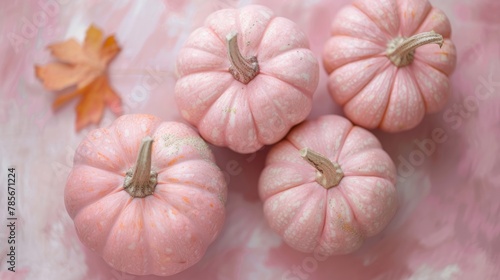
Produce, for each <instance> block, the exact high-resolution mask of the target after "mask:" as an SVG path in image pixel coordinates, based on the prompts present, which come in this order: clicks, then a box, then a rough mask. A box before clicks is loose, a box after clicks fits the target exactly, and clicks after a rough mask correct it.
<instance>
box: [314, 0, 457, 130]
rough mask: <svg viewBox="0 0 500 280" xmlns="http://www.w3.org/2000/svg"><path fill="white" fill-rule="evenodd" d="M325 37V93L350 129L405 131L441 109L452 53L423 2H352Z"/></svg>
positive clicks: (440, 18) (439, 18) (440, 22)
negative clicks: (355, 127) (337, 105)
mask: <svg viewBox="0 0 500 280" xmlns="http://www.w3.org/2000/svg"><path fill="white" fill-rule="evenodd" d="M331 34H332V36H333V37H331V38H330V39H329V40H328V41H327V42H326V45H325V48H324V52H323V64H324V67H325V69H326V71H327V72H328V74H329V78H328V89H329V91H330V94H331V96H332V97H333V99H334V100H335V102H337V103H338V104H339V105H341V106H343V107H344V112H345V114H346V116H347V117H348V118H349V119H350V120H351V121H352V122H354V123H355V124H357V125H360V126H363V127H365V128H376V127H379V128H380V129H382V130H385V131H389V132H398V131H403V130H408V129H411V128H413V127H415V126H417V125H418V124H419V123H420V122H421V121H422V119H423V117H424V115H425V114H426V113H434V112H437V111H439V110H441V109H442V108H443V107H444V105H445V104H446V101H447V99H448V97H449V94H450V81H449V78H448V76H449V75H450V74H451V73H452V72H453V70H454V69H455V65H456V50H455V46H454V44H453V42H452V41H451V40H450V36H451V26H450V22H449V21H448V18H447V17H446V15H445V14H444V13H443V12H442V11H440V10H439V9H437V8H434V7H432V6H431V4H429V2H428V1H427V0H421V1H420V0H419V1H416V0H376V1H373V0H360V1H355V2H354V3H353V4H352V5H350V6H347V7H345V8H343V9H342V10H341V11H340V12H339V13H338V15H337V16H336V18H335V20H334V21H333V24H332V27H331ZM436 44H437V45H436ZM440 47H441V48H440Z"/></svg>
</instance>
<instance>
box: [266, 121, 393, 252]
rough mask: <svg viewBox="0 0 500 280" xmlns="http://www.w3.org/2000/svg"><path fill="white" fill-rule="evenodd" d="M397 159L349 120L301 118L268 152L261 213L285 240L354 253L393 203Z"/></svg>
mask: <svg viewBox="0 0 500 280" xmlns="http://www.w3.org/2000/svg"><path fill="white" fill-rule="evenodd" d="M395 177H396V170H395V166H394V163H393V162H392V160H391V158H390V157H389V156H388V155H387V153H386V152H385V151H384V150H383V149H382V147H381V145H380V142H379V141H378V140H377V138H376V137H375V136H374V135H373V134H372V133H370V132H369V131H367V130H366V129H364V128H361V127H359V126H353V124H352V123H351V122H350V121H348V120H347V119H345V118H343V117H340V116H334V115H327V116H322V117H320V118H319V119H316V120H312V121H305V122H303V123H302V124H300V125H298V126H297V127H295V128H293V129H292V130H291V131H290V133H289V134H288V135H287V137H286V138H285V139H284V140H282V141H281V142H279V143H278V144H276V145H275V146H274V147H273V148H272V149H271V150H270V152H269V154H268V156H267V159H266V167H265V168H264V171H263V172H262V174H261V177H260V180H259V193H260V197H261V199H262V200H263V201H264V215H265V217H266V219H267V221H268V223H269V225H270V227H271V228H272V229H273V230H274V231H276V232H277V233H278V234H279V235H281V236H282V238H283V239H284V241H285V242H286V243H287V244H288V245H289V246H291V247H292V248H295V249H296V250H299V251H302V252H308V253H310V252H314V253H317V254H321V255H324V256H329V255H334V254H346V253H350V252H353V251H354V250H356V249H357V248H359V246H361V244H362V243H363V241H364V240H365V238H367V237H369V236H373V235H375V234H377V233H379V232H380V231H381V230H382V229H383V228H384V227H385V226H386V225H387V224H388V223H389V221H390V220H391V218H392V217H393V216H394V213H395V212H396V208H397V196H396V189H395V185H394V184H395Z"/></svg>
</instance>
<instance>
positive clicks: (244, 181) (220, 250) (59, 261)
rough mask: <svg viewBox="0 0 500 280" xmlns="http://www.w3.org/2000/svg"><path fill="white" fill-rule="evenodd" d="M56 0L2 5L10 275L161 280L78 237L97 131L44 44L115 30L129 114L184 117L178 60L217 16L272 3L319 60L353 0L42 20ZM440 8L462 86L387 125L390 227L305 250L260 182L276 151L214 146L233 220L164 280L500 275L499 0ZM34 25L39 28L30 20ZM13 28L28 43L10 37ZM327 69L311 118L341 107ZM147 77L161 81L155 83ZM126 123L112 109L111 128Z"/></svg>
mask: <svg viewBox="0 0 500 280" xmlns="http://www.w3.org/2000/svg"><path fill="white" fill-rule="evenodd" d="M54 1H55V0H54ZM54 1H52V2H54ZM415 1H417V0H415ZM46 2H50V1H49V0H36V1H2V4H0V36H1V37H0V54H1V57H0V65H1V66H0V77H1V80H0V94H1V96H0V174H1V175H0V219H1V221H2V222H1V223H0V224H1V226H0V252H1V253H0V279H75V280H77V279H114V280H125V279H135V280H139V279H140V280H143V279H144V280H145V279H160V277H138V276H131V275H126V274H122V273H120V272H117V271H114V270H113V269H111V268H110V267H108V266H107V265H106V264H105V263H104V262H103V261H102V260H101V259H100V257H99V256H98V255H95V254H94V253H92V252H90V251H89V250H87V249H86V248H84V247H83V246H82V244H81V243H80V242H79V240H78V238H77V236H76V233H75V230H74V228H73V223H72V221H71V219H70V218H69V216H68V215H67V213H66V211H65V209H64V202H63V191H64V185H65V180H66V177H67V175H68V173H69V171H70V168H71V166H72V156H73V153H74V150H75V148H76V147H77V145H78V144H79V143H80V141H81V140H82V139H83V137H84V136H85V135H86V134H87V133H88V131H89V130H90V129H91V128H88V129H84V130H83V131H82V132H80V133H75V132H74V131H75V129H74V123H75V113H74V106H75V104H76V102H72V103H71V104H70V105H69V106H66V107H64V108H63V109H62V110H60V111H58V112H52V111H51V109H50V106H51V102H52V101H53V99H54V97H55V95H54V93H51V92H47V91H46V90H44V89H43V87H42V85H41V83H40V82H39V81H37V79H36V78H35V77H34V73H33V65H34V64H43V63H46V62H48V61H49V60H50V59H51V58H50V56H49V53H48V52H47V50H46V49H45V46H46V45H48V44H50V43H52V42H55V41H61V40H66V39H68V38H70V37H75V38H77V39H79V40H82V39H83V37H84V34H85V30H86V28H87V27H88V26H89V25H90V24H91V23H94V24H96V25H97V26H99V27H101V28H103V29H104V31H105V32H106V33H107V34H110V33H115V34H116V37H117V39H118V42H119V43H120V44H121V46H122V48H123V50H122V52H121V53H120V54H119V55H118V57H117V58H116V59H115V60H114V62H113V63H112V64H111V67H110V70H109V73H110V78H111V82H112V86H113V87H114V88H115V89H116V90H117V91H118V92H119V94H120V95H121V96H122V98H123V101H124V103H125V108H124V110H125V112H126V113H150V114H154V115H157V116H159V117H161V118H163V119H165V120H180V116H179V112H178V111H177V109H176V107H175V104H174V100H173V88H174V84H175V74H174V73H175V72H174V71H175V69H174V63H173V62H174V60H175V57H176V54H177V53H178V51H179V48H180V47H181V46H182V44H183V42H184V41H185V39H186V37H187V36H188V34H189V33H190V32H191V31H192V30H194V29H195V28H197V27H198V26H200V25H201V24H202V22H203V20H204V18H205V17H206V16H207V15H208V14H209V13H210V12H212V11H215V10H217V9H220V8H225V7H236V6H243V5H246V4H250V3H259V4H266V5H268V6H270V7H271V8H272V9H274V10H275V12H276V13H277V14H278V15H280V16H284V17H288V18H290V19H292V20H293V21H295V22H297V23H298V24H299V25H300V26H301V28H302V29H303V30H304V31H305V32H306V33H307V34H308V35H309V39H310V43H311V46H312V50H313V51H314V52H315V53H316V55H317V57H318V58H320V55H321V51H322V48H323V44H324V42H325V41H326V39H327V38H328V27H329V24H330V22H331V20H332V18H333V17H334V15H335V14H336V12H337V11H338V10H339V8H340V7H341V6H343V5H345V4H347V3H349V2H350V1H348V0H308V1H299V0H291V1H284V0H273V1H263V0H255V1H249V0H240V1H237V0H212V1H202V0H192V1H182V0H168V1H68V0H60V1H59V4H57V6H56V8H55V9H52V10H47V9H46V10H47V11H46V12H45V13H48V15H47V19H48V20H47V21H46V22H43V21H42V19H43V18H41V19H40V18H39V17H40V13H44V12H43V11H44V9H43V8H42V5H41V4H40V3H46ZM432 3H433V4H434V5H435V6H437V7H439V8H441V9H442V10H444V11H445V13H446V14H447V15H448V16H449V19H450V21H451V24H452V27H453V40H454V42H455V44H456V47H457V51H458V64H457V70H456V72H455V73H454V75H453V76H452V91H453V93H452V98H451V100H450V101H449V103H448V106H447V107H446V108H445V109H444V110H443V111H442V112H440V113H437V114H434V115H430V116H427V117H426V118H425V119H424V121H423V123H421V124H420V125H419V126H418V127H417V128H415V129H413V130H412V131H409V132H405V133H400V134H386V133H382V132H380V131H375V134H376V135H377V136H378V137H379V138H380V139H381V141H382V144H383V146H384V148H385V149H386V150H387V151H388V152H389V153H390V155H391V157H392V158H393V160H394V161H395V163H396V165H397V166H398V167H399V182H398V189H399V191H400V201H401V206H400V209H399V212H398V214H397V216H396V217H395V219H394V220H393V221H392V223H391V224H390V225H389V227H388V228H387V229H386V230H385V231H384V232H383V233H382V234H380V235H379V236H377V237H374V238H372V239H370V240H369V241H368V242H367V244H365V246H363V248H362V249H361V250H360V251H358V252H356V253H354V254H351V255H347V256H337V257H331V258H329V259H327V260H322V259H321V260H318V259H315V257H314V256H313V255H311V254H309V255H308V254H302V253H298V252H295V251H294V250H292V249H291V248H289V247H288V246H286V245H285V244H283V243H282V241H281V240H280V238H279V237H278V236H277V235H275V234H274V233H272V232H271V231H270V229H269V228H268V227H267V225H266V223H265V221H264V220H263V214H262V204H261V202H260V201H259V200H258V196H257V188H256V187H257V186H256V185H257V180H258V176H259V172H260V170H261V169H262V167H263V163H264V159H265V156H266V153H267V151H268V149H267V148H265V149H263V150H261V151H259V152H258V153H257V154H255V155H238V154H236V153H233V152H231V151H229V150H227V149H223V148H214V151H215V154H216V158H217V162H218V164H219V166H220V167H221V169H222V170H224V171H225V172H227V174H228V179H229V197H228V198H229V199H228V205H227V213H228V219H227V221H226V224H225V228H224V230H223V232H222V233H221V235H220V236H219V238H218V239H217V240H216V242H215V243H214V244H213V245H212V246H211V247H210V249H209V250H208V252H207V253H206V255H205V257H204V258H203V259H202V261H200V262H199V263H198V264H197V265H195V266H193V267H192V268H190V269H188V270H187V271H185V272H182V273H180V274H178V275H175V276H173V277H168V278H166V279H175V280H185V279H221V280H226V279H228V280H229V279H237V280H247V279H262V280H267V279H269V280H271V279H273V280H274V279H314V280H331V279H334V280H336V279H342V280H343V279H373V280H382V279H384V280H385V279H412V280H416V279H500V17H499V16H498V15H499V14H500V2H498V0H433V1H432ZM42 17H43V16H42ZM33 21H37V22H38V24H39V25H40V27H36V28H35V29H34V30H27V29H26V28H25V29H23V26H26V25H29V23H27V22H31V23H33ZM15 35H17V38H18V39H19V38H21V39H19V40H18V41H12V38H14V37H15ZM321 70H322V75H321V80H320V84H319V87H318V90H317V92H316V95H315V97H314V105H313V112H312V113H311V115H310V118H314V117H317V116H319V115H322V114H328V113H337V114H341V113H342V111H341V110H340V108H339V107H338V106H337V105H335V104H334V103H333V102H332V100H331V99H330V97H329V95H328V94H327V90H326V74H325V73H324V71H323V69H321ZM146 78H147V79H150V78H154V79H156V80H157V81H158V84H159V86H157V87H154V88H146V89H145V82H144V79H146ZM146 87H147V86H146ZM478 96H482V98H479V97H478ZM114 119H115V116H114V115H112V114H111V113H110V112H106V115H105V117H104V120H103V122H102V123H101V125H102V126H106V125H108V124H109V123H110V122H112V121H113V120H114ZM92 128H95V127H92ZM434 129H442V130H443V131H444V132H445V135H446V137H447V141H446V142H444V143H441V144H435V148H434V149H431V150H430V151H429V152H428V153H427V154H426V155H424V154H423V153H422V152H421V151H420V150H419V147H418V145H417V143H422V141H423V140H424V139H427V138H429V139H430V137H431V134H432V131H433V130H434ZM419 155H424V156H423V157H422V156H420V157H419ZM404 162H410V163H409V164H407V165H406V166H405V165H404ZM234 165H237V167H236V168H234V167H233V166H234ZM410 165H411V166H410ZM9 166H15V167H16V170H17V178H18V179H17V189H18V190H17V203H18V206H17V216H18V222H17V235H16V238H17V240H16V244H17V252H16V253H17V263H16V270H17V272H16V273H12V272H9V271H7V263H6V252H7V245H8V244H7V242H6V240H7V230H6V226H5V225H4V224H7V222H6V217H7V211H6V208H7V207H6V201H7V198H6V196H7V187H6V185H7V175H6V173H7V168H8V167H9ZM294 271H295V274H293V273H294Z"/></svg>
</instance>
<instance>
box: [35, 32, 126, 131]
mask: <svg viewBox="0 0 500 280" xmlns="http://www.w3.org/2000/svg"><path fill="white" fill-rule="evenodd" d="M48 49H49V50H50V51H51V53H52V55H53V56H54V57H55V58H57V59H58V60H59V61H58V62H52V63H48V64H46V65H43V66H38V65H35V74H36V76H37V77H38V78H39V79H40V80H41V81H42V82H43V85H44V87H45V88H46V89H48V90H54V91H58V90H62V89H65V88H68V87H72V86H74V87H75V88H76V89H75V91H73V92H70V93H64V94H60V95H59V96H58V97H57V98H56V100H55V101H54V103H53V105H52V108H53V109H54V110H56V109H58V108H60V107H61V106H62V105H64V104H65V103H66V102H68V101H70V100H71V99H73V98H77V97H80V101H79V103H78V105H77V106H76V130H77V131H79V130H81V129H82V128H83V127H85V126H87V125H89V124H93V123H94V124H97V123H99V122H100V121H101V119H102V115H103V112H104V108H105V107H106V106H108V107H109V108H110V109H111V111H113V113H115V114H121V112H122V108H121V99H120V97H119V96H118V94H116V93H115V91H114V90H113V89H112V88H111V87H110V86H109V82H108V78H107V76H106V69H107V67H108V64H109V63H110V61H111V60H112V59H113V58H114V57H115V56H116V55H117V54H118V52H120V47H119V46H118V44H117V43H116V40H115V38H114V36H109V37H107V38H106V39H104V40H103V34H102V31H101V30H100V29H98V28H96V27H95V26H93V25H91V26H90V27H89V28H88V29H87V34H86V36H85V41H84V42H83V45H81V44H79V43H78V42H77V41H76V40H74V39H70V40H68V41H65V42H61V43H56V44H52V45H50V46H48Z"/></svg>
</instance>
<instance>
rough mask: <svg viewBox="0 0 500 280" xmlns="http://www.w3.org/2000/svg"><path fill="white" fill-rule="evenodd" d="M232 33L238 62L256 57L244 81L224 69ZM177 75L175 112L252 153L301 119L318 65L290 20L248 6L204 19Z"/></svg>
mask: <svg viewBox="0 0 500 280" xmlns="http://www.w3.org/2000/svg"><path fill="white" fill-rule="evenodd" d="M235 32H236V33H237V34H238V38H237V39H238V47H239V49H240V52H241V54H242V55H243V57H245V58H247V57H252V56H255V57H257V60H258V65H259V73H258V74H257V76H255V77H254V78H253V79H252V80H251V81H250V82H249V83H248V84H244V83H242V82H240V81H238V80H236V79H235V78H233V76H232V74H231V73H230V72H229V70H228V69H229V67H230V66H231V62H230V60H229V58H228V53H227V49H228V47H227V43H226V37H227V36H228V35H230V34H233V33H235ZM177 73H178V75H179V80H178V81H177V84H176V86H175V96H176V102H177V104H178V106H179V111H180V112H181V115H182V116H183V117H184V118H185V119H186V120H187V121H189V122H190V123H191V124H193V125H195V126H196V127H198V129H199V130H200V134H201V135H202V136H203V137H204V138H205V139H206V140H207V141H208V142H210V143H212V144H214V145H217V146H223V147H229V148H230V149H232V150H234V151H237V152H240V153H252V152H255V151H257V150H258V149H260V148H261V147H262V146H263V145H269V144H273V143H275V142H277V141H279V140H280V139H281V138H283V137H284V136H285V134H286V133H287V132H288V130H289V129H290V128H291V127H292V126H293V125H295V124H297V123H299V122H301V121H302V120H304V119H305V118H306V117H307V115H308V114H309V112H310V111H311V105H312V96H313V93H314V91H315V90H316V87H317V85H318V79H319V66H318V61H317V59H316V58H315V57H314V54H313V53H312V51H310V50H309V42H308V39H307V37H306V35H305V34H304V32H302V31H301V30H300V28H299V27H298V26H297V25H296V24H295V23H293V22H292V21H290V20H288V19H285V18H283V17H277V16H275V15H274V13H273V11H272V10H270V9H268V8H266V7H263V6H247V7H244V8H241V9H240V10H237V9H223V10H220V11H217V12H215V13H213V14H211V15H209V16H208V18H207V19H206V21H205V25H204V26H203V27H200V28H198V29H196V30H195V31H194V32H193V33H192V34H191V35H190V36H189V38H188V39H187V41H186V43H185V45H184V47H183V48H182V49H181V50H180V52H179V56H178V58H177Z"/></svg>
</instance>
